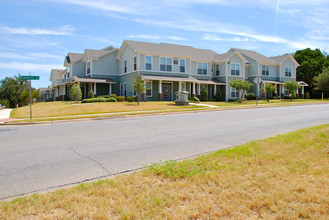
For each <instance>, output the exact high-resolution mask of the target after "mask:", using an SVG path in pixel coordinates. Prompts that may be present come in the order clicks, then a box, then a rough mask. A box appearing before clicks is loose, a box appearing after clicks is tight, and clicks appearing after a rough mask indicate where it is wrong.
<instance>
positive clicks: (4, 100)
mask: <svg viewBox="0 0 329 220" xmlns="http://www.w3.org/2000/svg"><path fill="white" fill-rule="evenodd" d="M0 104H1V105H2V106H6V107H7V108H9V107H10V102H9V100H8V99H0Z"/></svg>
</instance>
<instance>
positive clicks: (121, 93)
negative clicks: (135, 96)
mask: <svg viewBox="0 0 329 220" xmlns="http://www.w3.org/2000/svg"><path fill="white" fill-rule="evenodd" d="M122 95H123V84H122V83H120V96H122Z"/></svg>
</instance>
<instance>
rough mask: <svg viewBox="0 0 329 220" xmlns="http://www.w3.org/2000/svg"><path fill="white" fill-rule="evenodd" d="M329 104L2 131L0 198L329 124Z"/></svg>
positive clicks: (151, 117)
mask: <svg viewBox="0 0 329 220" xmlns="http://www.w3.org/2000/svg"><path fill="white" fill-rule="evenodd" d="M328 112H329V105H328V104H322V105H307V106H289V107H274V108H262V109H243V110H242V109H240V110H226V111H210V112H196V113H192V112H190V113H186V114H172V115H162V116H159V115H154V116H147V117H146V116H143V117H132V118H116V119H109V120H99V121H85V122H75V123H65V124H64V123H63V124H46V125H31V126H1V127H0V140H1V143H0V198H1V199H4V198H10V197H14V196H19V195H24V194H27V193H32V192H39V191H42V190H50V189H55V188H57V187H63V186H68V185H71V184H74V183H80V182H83V181H87V180H94V179H98V178H102V177H109V176H112V175H115V174H118V173H123V172H127V171H130V170H135V169H138V168H143V167H144V164H150V163H151V162H158V161H159V160H161V161H166V160H170V159H181V158H185V157H190V156H193V155H197V154H203V153H207V152H210V151H215V150H219V149H222V148H227V147H233V146H237V145H240V144H243V143H246V142H248V141H252V140H257V139H263V138H266V137H270V136H273V135H277V134H281V133H286V132H289V131H293V130H296V129H301V128H306V127H310V126H315V125H320V124H328V123H329V114H328Z"/></svg>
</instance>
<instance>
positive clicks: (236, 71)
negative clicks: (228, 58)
mask: <svg viewBox="0 0 329 220" xmlns="http://www.w3.org/2000/svg"><path fill="white" fill-rule="evenodd" d="M231 75H232V76H240V64H238V63H232V64H231Z"/></svg>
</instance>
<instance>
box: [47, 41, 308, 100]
mask: <svg viewBox="0 0 329 220" xmlns="http://www.w3.org/2000/svg"><path fill="white" fill-rule="evenodd" d="M64 67H66V68H65V69H62V70H57V69H53V70H52V71H51V76H50V81H51V87H50V88H51V90H52V97H51V99H52V100H68V99H69V97H70V88H71V86H72V85H73V84H78V85H79V86H80V88H81V91H82V98H86V97H87V94H88V92H89V91H91V90H92V91H93V92H94V94H95V95H97V96H101V95H109V94H113V93H115V94H117V95H122V96H135V95H136V94H135V92H134V89H133V82H134V80H135V79H136V77H137V76H138V75H140V76H141V77H142V78H143V80H144V83H145V87H146V88H147V89H146V90H145V91H144V93H143V97H141V98H142V99H143V100H145V101H174V100H175V99H176V96H175V92H177V91H183V90H184V91H188V92H189V96H200V95H201V91H202V90H203V89H206V90H207V91H208V95H209V98H213V97H215V95H216V94H217V93H219V92H220V93H221V94H222V96H221V97H222V100H223V101H228V100H230V99H237V98H238V97H239V94H238V92H237V91H235V89H234V88H231V87H230V83H229V82H230V81H234V80H235V79H239V80H248V81H250V82H253V83H254V86H253V87H252V88H251V92H254V93H255V94H258V95H262V94H261V92H260V89H259V86H260V85H259V84H266V83H270V84H274V85H276V88H277V89H276V95H281V96H284V95H287V91H286V90H285V88H284V87H283V86H282V85H283V83H284V82H286V81H290V80H294V81H296V68H297V67H298V63H297V62H296V60H295V59H294V58H293V57H292V56H291V55H283V56H278V57H266V56H264V55H261V54H259V53H256V52H254V51H250V50H242V49H236V48H232V49H230V50H229V51H228V52H227V53H224V54H217V53H215V52H214V51H212V50H206V49H198V48H194V47H191V46H183V45H176V44H168V43H160V44H156V43H147V42H140V41H131V40H125V41H124V42H123V43H122V45H121V47H120V48H118V49H117V48H114V47H112V46H109V47H107V48H104V49H102V50H91V49H86V50H85V51H84V53H68V55H67V56H66V57H65V60H64ZM257 82H258V84H257ZM300 84H301V85H302V88H303V86H306V84H303V83H302V82H300ZM303 91H304V90H303V89H301V92H299V93H300V94H304V92H303Z"/></svg>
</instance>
